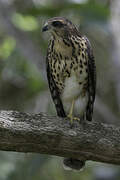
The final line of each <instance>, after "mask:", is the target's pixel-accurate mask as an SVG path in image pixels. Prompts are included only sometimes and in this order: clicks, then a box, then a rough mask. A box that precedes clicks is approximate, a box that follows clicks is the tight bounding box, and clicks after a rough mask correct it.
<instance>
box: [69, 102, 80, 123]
mask: <svg viewBox="0 0 120 180" xmlns="http://www.w3.org/2000/svg"><path fill="white" fill-rule="evenodd" d="M74 104H75V100H74V99H73V101H72V105H71V108H70V112H69V114H68V116H67V117H68V118H70V122H71V124H72V123H73V120H78V121H79V120H80V119H79V118H77V117H73V109H74Z"/></svg>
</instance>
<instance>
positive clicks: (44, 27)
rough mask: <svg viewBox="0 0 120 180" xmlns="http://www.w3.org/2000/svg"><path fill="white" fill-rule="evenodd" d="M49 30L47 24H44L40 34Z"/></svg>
mask: <svg viewBox="0 0 120 180" xmlns="http://www.w3.org/2000/svg"><path fill="white" fill-rule="evenodd" d="M48 30H49V25H48V23H45V25H44V26H43V28H42V32H45V31H48Z"/></svg>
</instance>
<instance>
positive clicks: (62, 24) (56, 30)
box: [42, 17, 78, 38]
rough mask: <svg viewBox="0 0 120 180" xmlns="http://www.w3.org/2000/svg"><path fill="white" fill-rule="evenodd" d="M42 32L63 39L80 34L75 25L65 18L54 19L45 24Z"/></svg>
mask: <svg viewBox="0 0 120 180" xmlns="http://www.w3.org/2000/svg"><path fill="white" fill-rule="evenodd" d="M42 31H43V32H44V31H49V32H50V33H51V34H52V35H53V36H58V37H62V38H67V37H68V36H70V35H71V34H73V33H74V34H75V33H77V32H78V30H77V28H76V27H75V25H74V24H72V22H71V21H69V20H68V19H66V18H63V17H54V18H51V19H48V21H47V22H46V23H45V24H44V26H43V28H42Z"/></svg>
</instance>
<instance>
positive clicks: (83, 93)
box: [43, 17, 96, 170]
mask: <svg viewBox="0 0 120 180" xmlns="http://www.w3.org/2000/svg"><path fill="white" fill-rule="evenodd" d="M48 30H49V31H50V33H51V39H50V43H49V46H48V51H47V58H46V64H47V77H48V83H49V88H50V91H51V95H52V98H53V101H54V104H55V106H56V110H57V114H58V116H60V117H66V116H68V117H69V118H70V120H71V122H73V120H80V119H86V120H89V121H91V120H92V115H93V105H94V100H95V89H96V71H95V61H94V57H93V53H92V48H91V45H90V43H89V41H88V39H87V38H86V37H85V36H83V35H81V33H80V32H79V31H78V29H77V28H76V27H75V25H73V24H72V22H71V21H69V20H68V19H66V18H63V17H55V18H51V19H49V20H48V21H47V22H46V23H45V25H44V27H43V31H48ZM64 164H65V165H66V166H68V167H69V168H72V169H77V170H79V169H80V164H81V163H79V160H76V159H72V158H67V159H65V160H64Z"/></svg>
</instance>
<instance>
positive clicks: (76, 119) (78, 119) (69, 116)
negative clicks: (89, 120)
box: [67, 115, 80, 124]
mask: <svg viewBox="0 0 120 180" xmlns="http://www.w3.org/2000/svg"><path fill="white" fill-rule="evenodd" d="M67 118H69V119H70V123H71V124H73V121H74V120H75V121H80V118H78V117H73V116H72V115H68V116H67Z"/></svg>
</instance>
